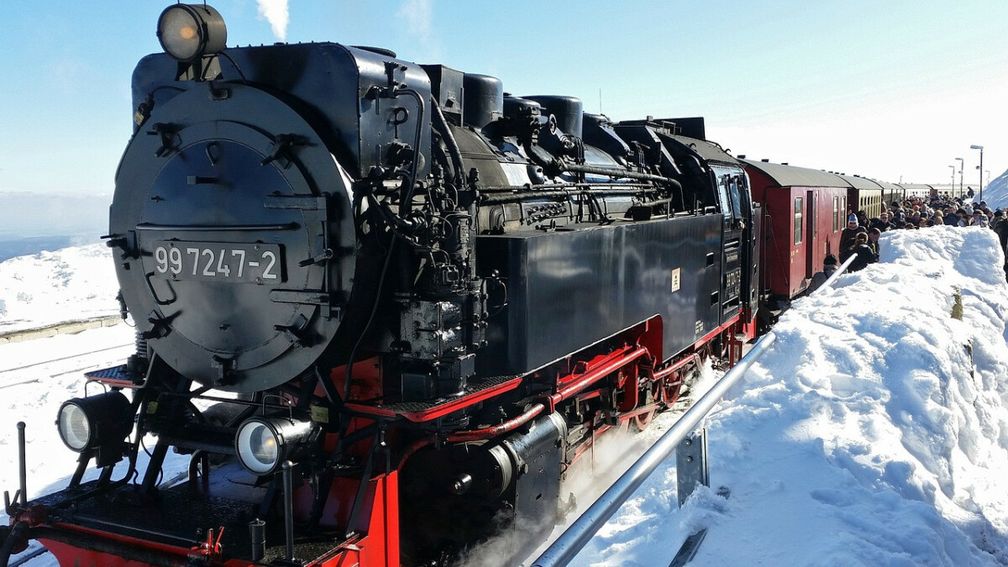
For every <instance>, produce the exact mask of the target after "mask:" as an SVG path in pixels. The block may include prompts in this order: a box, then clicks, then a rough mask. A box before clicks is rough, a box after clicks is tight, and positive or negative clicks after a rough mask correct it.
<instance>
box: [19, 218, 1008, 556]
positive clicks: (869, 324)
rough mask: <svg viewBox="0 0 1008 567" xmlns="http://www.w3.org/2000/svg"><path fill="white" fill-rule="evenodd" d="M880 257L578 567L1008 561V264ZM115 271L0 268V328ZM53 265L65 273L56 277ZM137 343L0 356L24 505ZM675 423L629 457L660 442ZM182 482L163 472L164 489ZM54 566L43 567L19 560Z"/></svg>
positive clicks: (76, 310)
mask: <svg viewBox="0 0 1008 567" xmlns="http://www.w3.org/2000/svg"><path fill="white" fill-rule="evenodd" d="M881 242H882V262H881V263H879V264H874V265H871V266H869V267H868V268H866V269H865V270H862V271H860V272H857V273H854V274H847V275H844V276H841V277H840V278H839V279H838V280H837V282H836V284H835V285H834V286H833V287H832V288H830V289H824V290H821V291H819V292H818V293H816V294H815V295H813V296H811V297H808V298H805V299H802V300H799V301H797V302H795V304H794V306H793V308H792V309H791V310H790V311H788V312H787V313H786V314H785V315H784V316H783V317H782V318H781V320H780V322H779V323H778V324H777V326H776V328H775V332H776V333H777V335H778V340H777V342H776V343H775V344H774V345H773V346H772V347H771V348H770V349H769V350H768V352H767V353H766V354H765V355H764V356H763V357H762V358H761V359H760V360H758V361H757V362H756V364H755V365H754V366H753V368H752V369H751V370H750V372H749V373H748V374H747V377H746V378H745V379H743V381H742V382H741V383H740V384H739V385H737V386H736V387H735V388H734V389H733V390H732V391H731V392H730V393H729V395H728V396H727V397H726V399H725V400H724V401H723V402H722V403H721V404H720V405H719V406H718V407H717V408H716V409H715V410H714V412H713V413H712V414H711V415H710V417H709V418H708V420H707V423H706V425H707V430H708V434H709V455H710V466H711V479H712V484H713V487H712V488H711V489H700V490H698V491H697V492H695V493H694V495H693V496H692V497H691V498H690V500H689V501H688V502H687V504H686V505H685V507H684V508H683V509H681V510H679V509H678V507H677V504H676V502H677V498H676V489H675V484H676V481H675V468H674V460H673V461H671V462H669V463H668V465H667V466H666V467H664V468H660V469H659V470H658V471H657V472H656V473H655V474H654V475H653V476H652V478H651V479H649V480H648V482H646V483H645V484H644V486H642V487H641V489H640V490H639V491H638V492H637V493H636V494H635V495H634V497H633V498H632V499H631V500H629V501H628V502H627V503H626V504H625V505H624V506H623V507H622V508H621V510H620V511H619V512H618V513H617V514H616V515H615V516H614V517H613V518H612V520H611V521H610V522H609V523H608V524H607V525H606V526H605V527H603V529H602V530H601V531H600V532H599V534H598V535H597V537H596V538H595V539H594V540H593V541H592V542H591V543H590V544H589V545H588V546H587V547H586V548H585V549H584V550H582V552H581V553H580V555H579V556H578V557H577V558H576V559H575V561H574V562H573V565H579V566H592V567H602V566H609V565H613V566H615V565H621V566H622V565H627V566H651V565H668V563H669V561H670V560H671V558H672V556H673V555H674V554H675V551H676V549H677V548H678V547H679V545H680V543H681V542H682V541H683V540H684V539H685V538H686V537H687V536H688V535H690V534H691V533H694V532H695V531H697V530H699V529H701V528H707V529H708V532H707V537H706V540H705V541H704V543H703V545H702V546H701V548H700V551H699V554H698V555H697V556H696V558H695V559H694V561H693V562H692V563H691V565H698V566H705V565H922V564H923V565H950V566H951V565H956V566H959V565H998V564H1001V565H1004V564H1008V489H1006V488H1004V485H1003V483H1002V482H1001V481H1002V479H1001V478H1000V477H1001V476H1003V475H1004V473H1005V471H1008V331H1006V326H1005V313H1006V312H1008V284H1006V283H1005V276H1004V272H1003V271H1001V269H1000V266H1001V265H1002V262H1003V260H1002V253H1001V251H1000V248H999V247H998V246H997V243H996V240H995V237H994V235H993V232H992V231H990V230H989V229H982V228H953V227H935V228H929V229H924V230H917V231H895V232H887V233H885V234H884V235H883V237H882V241H881ZM107 254H108V253H107V251H106V250H105V249H101V248H98V247H84V248H76V249H69V250H62V251H59V252H57V253H54V254H50V255H46V254H39V255H36V256H33V257H29V258H18V259H16V260H11V261H8V262H4V263H2V264H0V282H2V286H3V288H2V291H0V293H2V295H0V297H2V298H3V300H4V306H5V311H4V315H3V318H2V319H0V321H2V322H8V321H9V320H11V319H12V317H11V316H10V315H9V314H11V313H13V314H14V317H13V319H20V320H21V321H25V322H26V323H24V324H39V322H41V321H53V320H55V319H58V318H60V317H64V318H67V319H79V318H84V316H82V315H81V311H82V310H90V311H89V312H95V313H98V312H100V313H109V312H116V311H117V310H118V306H117V305H116V303H115V302H114V300H111V301H109V300H108V299H107V298H108V297H110V296H114V293H115V289H116V286H115V278H114V274H113V273H112V268H111V259H110V258H109V257H108V255H107ZM12 262H13V263H12ZM61 262H62V263H64V264H65V266H64V267H63V268H62V270H63V271H64V272H65V273H63V274H62V275H53V274H54V273H56V272H59V271H60V270H59V269H52V268H53V267H54V266H57V265H60V263H61ZM13 266H17V268H16V269H15V268H14V267H13ZM38 272H42V273H38ZM15 276H18V277H15ZM14 282H24V283H16V284H15V283H14ZM29 282H31V283H29ZM85 282H89V283H85ZM54 283H55V284H56V286H55V289H51V290H50V289H49V287H50V286H52V285H53V284H54ZM18 286H20V287H18ZM15 288H17V289H20V290H21V291H24V293H25V295H21V296H18V294H17V291H12V290H14V289H15ZM29 296H30V299H29ZM44 302H51V303H53V304H57V305H60V306H61V307H60V308H51V311H52V313H51V315H46V316H44V317H42V316H37V315H36V316H33V315H31V311H33V310H35V311H45V310H47V309H50V307H48V306H47V303H44ZM21 303H24V305H22V304H21ZM32 303H33V304H34V305H31V304H32ZM960 305H961V309H960V308H959V307H958V306H960ZM960 312H961V319H957V318H954V317H953V314H955V315H959V313H960ZM32 317H34V319H32ZM27 321H34V323H27ZM131 343H132V329H131V328H130V327H128V326H126V325H118V326H115V327H112V328H103V329H94V330H90V331H85V332H83V333H80V334H79V335H73V336H57V337H53V338H50V339H40V340H35V341H28V342H23V343H14V344H7V345H0V360H2V361H3V364H2V365H0V391H2V392H3V397H2V399H3V400H4V401H2V402H0V415H2V418H3V419H2V420H0V450H6V451H8V452H9V453H8V454H11V453H10V452H11V451H13V449H14V447H15V446H16V430H15V428H14V424H15V422H17V421H19V420H24V421H26V422H27V423H28V430H27V437H28V463H29V477H28V478H29V482H28V488H29V496H37V495H40V494H43V493H45V492H48V491H51V490H55V489H58V488H59V487H61V486H64V485H65V483H66V481H67V479H68V477H69V475H70V473H71V472H72V471H73V468H74V461H75V459H74V457H75V455H74V454H73V453H71V452H70V451H69V450H67V449H66V448H64V447H63V445H62V443H61V442H60V441H59V437H58V435H57V433H56V430H55V427H54V426H53V420H54V418H55V414H56V411H57V409H58V407H59V405H60V403H62V402H63V401H64V400H66V399H68V398H70V397H74V396H79V395H82V394H83V386H82V383H81V375H80V374H81V372H82V371H84V370H86V369H90V368H97V367H99V366H102V365H111V364H114V363H117V362H119V361H121V360H122V359H123V358H125V356H126V355H128V354H129V352H130V350H131V348H132V347H131ZM74 355H80V356H74ZM63 357H68V358H66V359H63V360H57V359H62V358H63ZM709 380H710V378H708V380H707V381H708V382H709ZM699 389H703V388H702V387H701V388H699ZM667 424H668V417H667V416H666V417H665V418H663V419H662V420H660V421H659V422H658V423H657V424H653V425H657V426H658V427H652V428H651V429H650V430H649V431H647V432H645V434H643V435H642V436H639V437H638V439H636V440H635V441H637V442H638V444H639V442H640V441H641V440H644V441H653V440H654V439H655V438H656V437H657V435H658V433H659V432H660V430H661V429H663V428H664V427H667ZM615 441H616V442H613V443H610V444H609V447H610V448H607V447H600V448H599V449H598V450H597V453H598V454H597V458H596V461H595V463H594V469H595V470H594V473H593V474H598V473H599V472H601V471H603V470H608V472H609V473H610V474H609V475H608V477H609V478H608V479H607V481H606V482H608V480H611V478H612V477H613V476H615V475H614V474H613V471H614V470H616V469H618V468H619V467H624V466H626V465H627V464H629V462H628V461H629V460H628V459H626V458H624V457H619V458H614V455H616V452H615V450H614V449H611V447H612V446H614V445H615V446H619V448H620V450H623V449H626V447H627V446H630V445H631V444H632V443H630V442H629V441H628V440H626V439H625V438H620V439H618V440H615ZM184 468H185V460H184V459H183V458H173V459H171V460H170V461H169V466H168V470H166V472H165V478H166V479H169V478H171V477H173V476H175V475H177V474H179V473H181V472H182V471H183V470H184ZM589 472H591V471H589ZM91 474H94V471H92V472H91ZM117 475H118V473H117ZM591 476H592V475H581V476H578V477H577V478H578V479H579V482H582V483H586V484H589V485H591V486H590V487H588V488H587V489H586V490H582V492H579V494H581V493H583V492H585V491H586V492H587V493H597V492H598V491H599V490H601V488H603V485H604V484H605V482H598V481H597V479H596V482H588V481H587V480H586V479H587V478H590V477H591ZM16 486H17V468H16V462H15V460H14V459H6V460H4V461H3V462H2V463H0V488H2V489H7V490H11V491H12V492H13V490H14V489H15V488H16ZM721 486H725V487H727V488H728V489H729V490H730V495H729V497H728V498H727V499H726V498H724V497H722V496H719V495H717V489H718V487H721ZM567 488H568V489H571V488H572V487H567ZM582 488H584V487H582ZM578 504H579V505H580V507H582V508H583V507H584V506H585V505H586V504H587V501H586V500H584V499H580V498H579V501H578ZM575 516H576V514H575ZM570 519H573V518H570ZM6 521H7V518H6V517H5V516H3V515H2V513H0V523H6ZM559 531H561V530H556V531H555V532H554V536H555V535H557V534H558V533H559ZM487 557H489V556H487V555H484V556H483V557H482V558H480V557H471V558H470V559H472V560H473V561H472V563H473V564H484V565H486V564H488V563H487V562H486V561H482V560H481V559H486V558H487ZM533 557H534V555H533ZM54 564H55V563H54V559H53V558H52V556H51V555H48V554H47V555H42V556H40V557H37V558H35V559H32V560H31V561H30V562H28V563H27V565H29V566H32V567H40V566H50V565H54ZM489 564H492V562H491V563H489Z"/></svg>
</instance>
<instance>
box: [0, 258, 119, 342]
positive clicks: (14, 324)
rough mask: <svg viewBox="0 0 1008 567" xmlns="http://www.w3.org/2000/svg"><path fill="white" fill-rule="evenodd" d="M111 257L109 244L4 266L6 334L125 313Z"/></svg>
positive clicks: (0, 325)
mask: <svg viewBox="0 0 1008 567" xmlns="http://www.w3.org/2000/svg"><path fill="white" fill-rule="evenodd" d="M118 291H119V284H118V283H117V282H116V275H115V269H114V264H113V263H112V254H111V251H110V250H109V249H108V248H107V247H106V246H105V245H104V244H90V245H87V246H77V247H72V248H64V249H62V250H57V251H55V252H40V253H38V254H35V255H32V256H20V257H17V258H11V259H10V260H7V261H5V262H2V263H0V333H3V332H8V331H14V330H21V329H29V328H36V327H42V326H45V325H49V324H53V323H60V322H63V321H73V320H80V319H88V318H91V317H98V316H102V315H115V314H117V313H119V304H118V302H116V300H115V296H116V294H117V293H118Z"/></svg>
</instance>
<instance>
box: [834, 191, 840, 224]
mask: <svg viewBox="0 0 1008 567" xmlns="http://www.w3.org/2000/svg"><path fill="white" fill-rule="evenodd" d="M839 226H840V197H836V196H834V197H833V232H836V231H837V228H838V227H839Z"/></svg>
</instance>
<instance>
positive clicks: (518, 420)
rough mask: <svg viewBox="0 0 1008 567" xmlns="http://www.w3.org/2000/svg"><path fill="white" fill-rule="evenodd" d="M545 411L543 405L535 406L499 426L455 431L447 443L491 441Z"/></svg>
mask: <svg viewBox="0 0 1008 567" xmlns="http://www.w3.org/2000/svg"><path fill="white" fill-rule="evenodd" d="M545 409H546V406H545V405H544V404H535V405H533V406H532V407H530V408H529V409H527V410H525V413H523V414H521V415H519V416H517V417H514V418H512V419H509V420H507V421H505V422H504V423H501V424H499V425H492V426H490V427H484V428H482V429H470V430H467V431H456V432H455V433H452V434H451V435H449V436H448V442H449V443H465V442H467V441H479V440H481V439H492V438H494V437H497V436H498V435H503V434H505V433H510V432H511V431H514V430H515V429H518V428H519V427H521V426H523V425H525V424H526V423H528V422H530V421H532V420H533V419H535V417H536V416H538V415H539V414H541V413H542V412H543V411H544V410H545Z"/></svg>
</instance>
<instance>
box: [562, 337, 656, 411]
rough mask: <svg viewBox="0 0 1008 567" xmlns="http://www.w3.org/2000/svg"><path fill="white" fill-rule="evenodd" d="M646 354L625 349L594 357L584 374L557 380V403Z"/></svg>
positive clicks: (639, 349) (640, 350)
mask: <svg viewBox="0 0 1008 567" xmlns="http://www.w3.org/2000/svg"><path fill="white" fill-rule="evenodd" d="M631 349H632V350H631ZM646 354H648V350H647V349H646V348H644V347H637V348H633V347H626V348H624V349H621V350H618V351H616V352H613V353H610V354H607V355H604V356H599V357H595V358H594V359H592V361H591V362H589V363H588V364H587V365H586V369H585V372H584V373H581V374H569V375H567V376H565V377H563V378H561V379H559V380H557V384H558V388H557V393H556V396H558V400H557V401H562V400H566V399H568V398H570V397H571V396H573V395H575V394H577V393H578V392H580V391H582V390H584V389H585V388H587V387H588V386H590V385H592V384H594V383H595V382H598V381H599V380H601V379H602V378H605V377H606V376H608V375H610V374H612V373H613V372H615V371H617V370H619V369H620V368H622V367H623V366H625V365H627V364H630V363H631V362H633V361H635V360H637V359H638V358H641V357H642V356H644V355H646Z"/></svg>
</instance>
